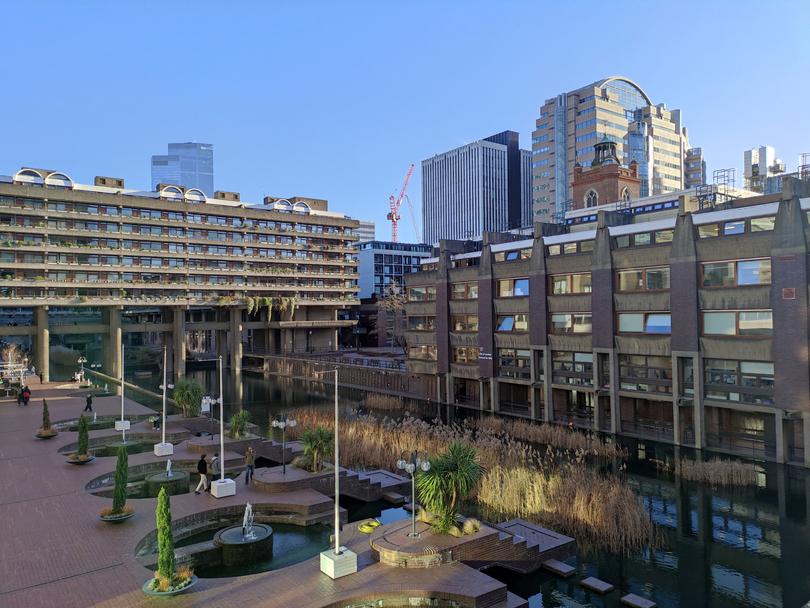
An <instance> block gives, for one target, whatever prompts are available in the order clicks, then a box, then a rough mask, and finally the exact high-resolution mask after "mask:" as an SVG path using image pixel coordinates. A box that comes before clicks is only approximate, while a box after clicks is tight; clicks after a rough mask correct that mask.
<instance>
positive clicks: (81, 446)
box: [76, 414, 88, 456]
mask: <svg viewBox="0 0 810 608" xmlns="http://www.w3.org/2000/svg"><path fill="white" fill-rule="evenodd" d="M87 444H88V437H87V418H85V416H84V414H82V415H81V416H79V443H78V446H77V448H76V453H77V454H78V455H79V456H87Z"/></svg>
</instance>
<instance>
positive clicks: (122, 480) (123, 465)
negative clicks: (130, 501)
mask: <svg viewBox="0 0 810 608" xmlns="http://www.w3.org/2000/svg"><path fill="white" fill-rule="evenodd" d="M128 475H129V457H128V456H127V448H126V446H123V445H122V446H119V447H118V460H117V461H116V463H115V489H114V490H113V504H112V513H113V515H119V514H122V513H124V508H125V507H126V504H127V477H128Z"/></svg>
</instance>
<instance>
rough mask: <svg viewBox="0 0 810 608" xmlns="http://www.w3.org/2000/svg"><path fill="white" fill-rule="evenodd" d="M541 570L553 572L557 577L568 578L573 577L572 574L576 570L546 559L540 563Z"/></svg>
mask: <svg viewBox="0 0 810 608" xmlns="http://www.w3.org/2000/svg"><path fill="white" fill-rule="evenodd" d="M542 566H543V568H545V569H546V570H548V571H549V572H553V573H554V574H557V575H559V576H563V577H566V578H567V577H569V576H573V575H574V573H575V572H576V571H577V569H576V568H574V567H573V566H569V565H568V564H566V563H564V562H561V561H560V560H557V559H547V560H546V561H544V562H543V563H542Z"/></svg>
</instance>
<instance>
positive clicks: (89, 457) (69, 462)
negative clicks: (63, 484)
mask: <svg viewBox="0 0 810 608" xmlns="http://www.w3.org/2000/svg"><path fill="white" fill-rule="evenodd" d="M95 459H96V457H95V456H88V457H87V458H86V459H84V460H79V459H78V458H77V459H76V460H71V459H70V458H66V459H65V462H67V463H68V464H87V463H89V462H93V461H94V460H95Z"/></svg>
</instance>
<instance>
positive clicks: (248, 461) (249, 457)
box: [245, 447, 256, 485]
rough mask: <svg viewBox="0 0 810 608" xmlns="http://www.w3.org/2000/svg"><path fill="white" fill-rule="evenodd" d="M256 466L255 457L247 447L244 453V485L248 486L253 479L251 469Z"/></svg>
mask: <svg viewBox="0 0 810 608" xmlns="http://www.w3.org/2000/svg"><path fill="white" fill-rule="evenodd" d="M255 464H256V455H255V454H254V452H253V448H252V447H248V449H247V451H246V452H245V485H249V484H250V480H251V479H253V468H254V466H255Z"/></svg>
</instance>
